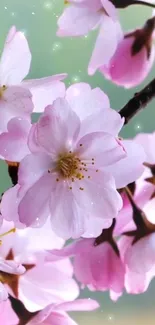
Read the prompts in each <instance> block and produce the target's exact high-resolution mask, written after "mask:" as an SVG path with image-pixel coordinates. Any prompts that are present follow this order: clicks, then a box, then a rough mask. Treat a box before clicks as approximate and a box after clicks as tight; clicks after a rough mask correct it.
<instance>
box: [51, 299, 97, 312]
mask: <svg viewBox="0 0 155 325" xmlns="http://www.w3.org/2000/svg"><path fill="white" fill-rule="evenodd" d="M97 308H99V304H98V302H97V301H96V300H92V299H91V298H88V299H77V300H74V301H71V302H64V303H62V304H60V305H58V306H57V307H56V310H62V311H90V310H95V309H97Z"/></svg>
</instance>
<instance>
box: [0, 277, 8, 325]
mask: <svg viewBox="0 0 155 325" xmlns="http://www.w3.org/2000/svg"><path fill="white" fill-rule="evenodd" d="M7 299H8V292H7V290H6V288H5V286H4V284H2V283H1V282H0V303H2V301H4V300H7ZM8 325H10V324H9V323H8Z"/></svg>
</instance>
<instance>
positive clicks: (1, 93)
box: [0, 85, 7, 98]
mask: <svg viewBox="0 0 155 325" xmlns="http://www.w3.org/2000/svg"><path fill="white" fill-rule="evenodd" d="M6 89H7V87H6V86H5V85H3V86H2V87H0V98H2V97H3V94H4V91H5V90H6Z"/></svg>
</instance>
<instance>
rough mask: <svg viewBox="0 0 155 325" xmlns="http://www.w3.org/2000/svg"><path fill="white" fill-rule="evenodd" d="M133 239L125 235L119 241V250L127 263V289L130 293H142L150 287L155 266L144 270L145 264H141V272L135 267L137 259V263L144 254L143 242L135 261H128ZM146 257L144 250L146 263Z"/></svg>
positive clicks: (154, 273)
mask: <svg viewBox="0 0 155 325" xmlns="http://www.w3.org/2000/svg"><path fill="white" fill-rule="evenodd" d="M132 241H133V238H131V237H130V238H129V237H126V236H123V237H122V238H121V239H120V241H119V243H118V245H119V250H120V253H121V258H122V260H123V262H124V265H125V289H126V291H127V292H128V293H129V294H141V293H143V292H145V291H146V290H147V289H148V287H149V284H150V282H151V280H152V279H153V278H154V276H155V266H153V267H152V268H150V269H148V268H147V269H145V270H144V269H143V266H142V265H141V267H142V268H141V270H140V272H139V271H138V272H137V270H136V269H135V267H134V263H135V261H136V260H137V262H136V264H137V263H138V262H139V257H140V259H141V257H142V255H143V249H144V247H142V245H143V244H142V243H141V244H142V245H141V248H140V247H139V248H140V250H139V251H137V256H135V258H136V259H135V260H134V259H133V263H132V264H131V265H130V263H128V260H127V256H126V254H130V253H131V250H130V248H131V247H132ZM133 247H134V246H133ZM141 249H142V251H141ZM128 250H129V251H128ZM145 259H146V254H145V252H144V256H143V261H144V263H145Z"/></svg>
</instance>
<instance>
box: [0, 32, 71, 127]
mask: <svg viewBox="0 0 155 325" xmlns="http://www.w3.org/2000/svg"><path fill="white" fill-rule="evenodd" d="M30 64H31V52H30V49H29V46H28V42H27V40H26V37H25V36H24V34H23V33H22V32H19V31H17V30H16V27H15V26H13V27H12V28H11V29H10V31H9V33H8V36H7V38H6V42H5V45H4V49H3V52H2V56H1V60H0V132H4V131H6V128H7V123H8V121H9V120H10V119H11V118H13V117H16V116H17V117H23V118H28V119H29V118H30V114H31V112H32V110H33V107H34V111H36V112H37V111H42V110H43V109H44V107H45V105H46V104H49V103H51V104H52V102H53V100H55V99H56V98H58V97H63V96H64V94H65V86H64V84H63V83H62V82H61V80H62V79H64V78H65V77H66V75H65V74H62V75H56V76H52V77H47V78H42V79H37V80H29V81H25V82H22V80H23V79H24V78H25V77H26V76H27V74H28V72H29V70H30ZM31 93H32V94H31ZM32 95H33V96H32ZM32 100H33V103H32Z"/></svg>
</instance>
